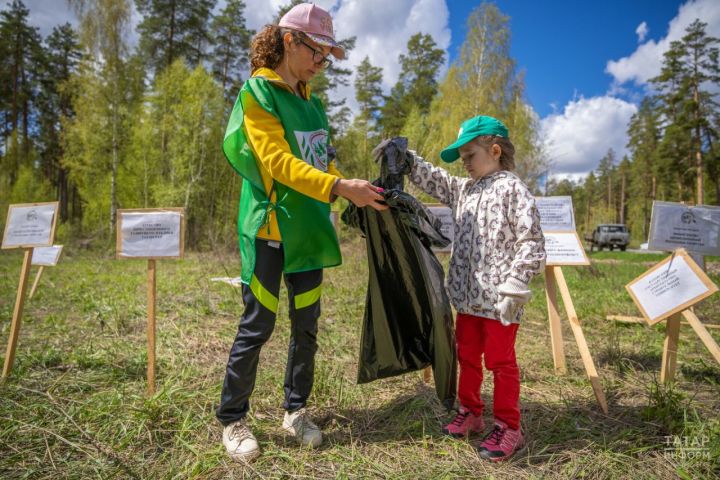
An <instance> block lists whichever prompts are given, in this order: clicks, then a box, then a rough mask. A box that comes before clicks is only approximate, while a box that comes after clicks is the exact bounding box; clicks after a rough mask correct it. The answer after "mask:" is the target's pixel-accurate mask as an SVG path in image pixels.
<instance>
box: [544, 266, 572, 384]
mask: <svg viewBox="0 0 720 480" xmlns="http://www.w3.org/2000/svg"><path fill="white" fill-rule="evenodd" d="M553 268H554V267H545V298H546V299H547V306H548V317H549V320H550V341H551V342H552V354H553V363H554V364H555V373H557V374H563V375H564V374H565V373H566V372H567V367H566V365H565V348H564V347H563V336H562V328H561V326H560V312H559V311H558V303H557V290H556V288H555V285H556V283H555V282H556V279H555V272H554V271H553Z"/></svg>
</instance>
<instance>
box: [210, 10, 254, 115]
mask: <svg viewBox="0 0 720 480" xmlns="http://www.w3.org/2000/svg"><path fill="white" fill-rule="evenodd" d="M254 34H255V32H254V31H253V30H248V29H247V28H246V26H245V2H243V1H242V0H229V1H228V2H227V4H226V5H225V8H224V9H223V10H222V12H220V14H219V15H218V16H216V17H215V18H214V19H213V22H212V35H213V42H214V44H215V50H214V51H213V67H212V68H213V74H214V76H215V79H216V80H217V81H218V83H219V84H220V86H221V87H222V91H223V92H225V96H226V98H227V102H228V103H232V102H233V101H234V98H235V96H236V95H237V92H238V90H239V89H240V86H241V85H242V76H243V74H245V73H246V72H247V69H248V66H249V61H248V52H249V50H250V39H251V37H252V36H253V35H254Z"/></svg>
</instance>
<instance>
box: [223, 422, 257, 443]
mask: <svg viewBox="0 0 720 480" xmlns="http://www.w3.org/2000/svg"><path fill="white" fill-rule="evenodd" d="M250 437H252V432H251V431H250V429H249V428H248V426H247V425H245V422H237V423H235V424H234V425H233V426H232V428H231V429H230V433H229V434H228V439H230V440H235V439H236V438H237V439H238V440H239V441H240V442H241V443H242V441H243V440H245V439H247V438H250Z"/></svg>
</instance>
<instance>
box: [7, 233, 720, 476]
mask: <svg viewBox="0 0 720 480" xmlns="http://www.w3.org/2000/svg"><path fill="white" fill-rule="evenodd" d="M343 251H344V260H345V264H344V265H343V266H342V267H340V268H335V269H330V270H328V271H327V272H326V280H325V284H324V286H325V287H324V288H325V290H324V296H323V316H322V318H321V320H320V333H319V343H320V349H319V352H318V362H317V375H316V383H315V389H314V392H313V396H312V397H311V408H312V413H313V416H314V417H315V419H316V420H317V423H318V424H319V425H320V426H321V427H322V428H323V431H324V434H325V439H326V441H325V444H324V445H323V447H322V448H321V449H319V450H317V451H308V450H304V449H301V448H298V447H297V446H296V445H295V444H294V443H293V441H292V440H291V439H289V438H286V437H285V436H284V435H283V434H282V433H281V430H280V422H281V420H282V414H283V411H282V408H281V404H282V381H283V376H284V365H285V359H286V345H287V340H288V335H289V329H288V319H287V306H286V301H285V300H284V298H285V297H284V295H285V294H284V293H283V294H282V295H283V297H282V298H283V300H282V301H281V304H282V306H281V310H280V313H279V318H278V322H277V326H276V330H275V332H274V334H273V337H272V338H271V340H270V341H269V343H268V344H267V345H266V347H265V348H264V349H263V352H262V356H261V363H260V369H259V376H258V380H257V384H256V389H255V393H254V395H253V398H252V415H251V417H250V418H251V420H250V421H251V424H252V427H253V429H254V431H255V433H256V435H257V437H258V439H259V441H260V444H261V447H262V449H263V455H262V456H261V458H260V459H259V460H258V461H256V462H255V463H253V464H252V465H251V466H247V467H244V466H242V465H240V464H236V463H233V462H231V461H230V460H229V459H228V458H227V457H226V456H225V454H224V450H223V447H222V445H221V441H220V438H221V429H220V426H219V424H218V423H217V422H216V420H215V418H214V409H215V408H216V407H217V404H218V399H219V394H220V387H221V383H222V379H223V371H224V367H225V362H226V360H227V354H228V351H229V349H230V345H231V342H232V339H233V338H234V335H235V331H236V328H237V322H238V319H239V316H240V314H241V313H242V303H241V299H240V295H239V290H238V289H235V288H233V287H231V286H229V285H226V284H222V283H213V282H210V281H209V279H210V278H211V277H216V276H228V275H232V276H235V275H236V274H237V272H238V268H239V262H238V259H237V258H236V257H235V256H232V255H224V254H223V255H219V254H190V255H189V256H188V258H186V259H184V260H172V261H161V262H158V287H157V299H158V300H157V345H158V347H157V353H158V366H157V376H158V382H157V389H158V391H157V393H156V395H155V396H153V397H152V398H147V397H146V395H145V387H146V383H145V374H146V373H145V368H146V360H147V352H146V330H145V316H146V306H145V302H146V295H147V293H146V263H145V262H144V261H120V260H115V259H113V258H111V257H109V256H103V255H100V254H98V253H87V252H83V253H80V252H73V251H72V250H71V251H68V252H66V254H65V256H64V257H63V259H62V260H61V262H60V264H59V265H58V266H57V267H53V268H46V269H45V273H44V275H43V278H42V280H41V283H40V286H39V288H38V292H37V293H36V295H35V297H34V298H32V299H31V300H29V301H28V303H27V305H26V309H25V315H24V318H23V324H22V330H21V335H20V341H19V346H18V351H17V357H16V361H15V366H14V370H13V374H12V377H11V379H10V381H9V382H8V383H7V384H5V385H4V386H2V387H0V478H3V479H4V478H32V479H36V478H40V479H42V478H52V479H58V478H82V479H86V478H103V479H104V478H152V479H155V478H177V479H184V478H203V479H204V478H211V479H215V478H243V477H253V478H357V477H363V478H367V477H371V478H401V479H402V478H406V479H413V480H414V479H419V478H423V479H424V478H428V479H436V478H476V477H478V478H487V477H491V478H592V479H595V478H633V479H645V478H647V479H651V478H653V479H654V478H713V477H716V476H718V475H720V462H719V461H718V458H720V420H719V419H720V366H719V365H718V364H717V363H716V362H715V361H714V360H713V358H712V357H711V356H710V354H709V352H708V351H707V350H706V349H705V347H704V346H703V344H702V343H701V342H700V341H699V340H698V339H697V337H696V336H695V335H694V333H693V331H692V330H691V329H690V328H689V327H686V326H683V327H682V329H681V342H680V349H679V355H678V359H679V368H678V373H677V378H676V382H675V384H674V385H673V386H672V387H670V388H667V387H664V386H662V385H660V384H659V382H658V376H659V369H660V359H661V355H662V345H663V338H664V329H663V326H662V325H657V326H654V327H648V326H646V325H632V324H622V323H616V322H611V321H608V320H606V316H607V315H610V314H616V315H637V310H636V308H635V307H634V305H633V304H632V302H631V300H630V298H629V297H628V295H627V293H626V292H625V289H624V285H625V284H626V283H627V282H628V281H630V280H632V279H633V278H635V277H636V276H637V275H639V274H640V273H642V272H643V271H645V270H646V269H647V268H649V266H650V265H652V264H653V262H656V261H658V260H660V259H661V258H664V256H663V255H660V256H654V255H649V254H631V253H629V252H627V253H620V252H612V253H610V252H602V253H596V254H593V255H592V256H591V258H592V259H593V262H594V263H593V265H592V266H591V267H567V268H564V270H563V272H564V274H565V277H566V279H567V282H568V285H569V288H570V290H571V292H572V296H573V300H574V304H575V308H576V310H577V313H578V315H579V317H580V319H581V321H582V324H583V328H584V331H585V335H586V338H587V341H588V344H589V346H590V350H591V352H592V354H593V358H594V359H595V363H596V366H597V368H598V371H599V374H600V377H601V381H602V384H603V387H604V389H605V393H606V395H607V398H608V402H609V405H610V413H609V414H608V415H604V414H603V413H602V412H601V411H600V410H599V408H598V407H597V405H596V403H595V399H594V397H593V394H592V389H591V388H590V384H589V382H588V381H587V379H586V377H585V373H584V369H583V367H582V363H581V361H580V356H579V353H578V351H577V347H576V345H575V342H574V340H573V336H572V332H571V331H570V329H569V326H568V325H567V322H566V320H565V319H564V318H563V334H564V345H565V352H566V355H567V362H568V374H567V375H564V376H559V375H556V374H555V373H554V369H553V363H552V357H551V353H550V352H551V349H550V338H549V334H548V326H547V320H546V306H545V295H544V293H543V289H542V288H543V279H542V277H540V278H537V279H536V280H535V281H534V282H533V285H532V287H533V290H534V291H535V295H534V297H533V299H532V301H531V303H530V304H529V307H528V309H527V313H526V315H525V318H524V320H523V325H522V326H521V328H520V331H519V336H518V340H517V350H518V359H519V362H520V365H521V370H522V394H521V395H522V413H523V424H524V428H525V430H526V434H527V436H528V440H529V442H528V447H527V448H526V449H525V450H524V451H523V452H522V453H521V454H519V455H517V456H516V458H514V459H513V460H512V461H511V462H509V463H506V464H503V465H491V464H488V463H486V462H484V461H482V460H480V459H479V457H478V456H477V454H476V450H475V449H474V447H473V443H474V440H471V441H470V442H467V441H458V440H454V439H450V438H447V437H444V436H443V435H442V434H441V430H440V428H441V425H442V422H443V421H445V420H446V419H447V418H448V415H447V413H446V412H444V410H443V408H442V407H441V406H440V405H439V403H438V401H437V400H436V398H435V396H434V389H433V387H432V385H427V384H424V383H423V382H422V379H421V374H420V373H414V374H408V375H405V376H402V377H396V378H392V379H387V380H382V381H377V382H374V383H370V384H367V385H356V384H355V377H356V373H357V370H356V368H357V367H356V363H357V353H358V346H359V333H360V327H361V322H362V315H363V309H364V299H365V284H366V281H367V266H366V257H365V250H364V246H363V244H362V243H361V242H360V241H358V240H348V241H346V242H345V243H344V245H343ZM21 261H22V256H21V255H20V254H19V253H18V252H3V253H2V255H0V343H1V344H2V345H0V348H1V349H2V350H1V352H0V353H4V351H5V345H6V343H7V339H8V335H9V330H10V318H11V316H12V309H13V303H14V299H15V290H16V288H17V280H18V276H19V271H20V264H21ZM444 261H447V258H446V257H444ZM716 267H717V264H712V263H711V264H710V268H709V270H710V271H711V272H715V273H711V278H713V280H714V281H715V282H716V283H717V282H720V276H718V273H717V268H716ZM33 275H34V271H33ZM31 280H32V276H31ZM718 312H720V295H715V296H713V297H710V298H709V299H707V300H705V301H704V302H703V303H701V304H700V305H699V306H697V307H696V313H697V314H698V315H699V317H700V318H701V319H702V320H703V321H705V322H708V323H720V318H718ZM711 333H712V334H713V336H714V338H715V339H716V340H720V338H718V336H719V335H718V333H720V332H719V331H718V330H712V331H711ZM491 384H492V382H491V381H488V382H487V385H485V386H484V387H483V394H484V395H485V397H486V399H487V401H488V403H491V401H492V390H491ZM487 419H488V420H489V417H487ZM666 436H670V438H671V439H676V438H684V437H688V438H694V439H701V441H703V442H705V440H704V439H707V441H706V442H705V443H703V445H704V446H705V445H706V448H707V451H708V455H707V456H702V457H701V458H687V455H686V456H685V458H683V456H682V454H683V450H682V449H679V448H676V449H675V450H671V451H666V447H667V445H666V443H665V442H666ZM708 457H709V458H708Z"/></svg>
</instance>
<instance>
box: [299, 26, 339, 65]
mask: <svg viewBox="0 0 720 480" xmlns="http://www.w3.org/2000/svg"><path fill="white" fill-rule="evenodd" d="M303 33H304V34H305V35H307V36H308V37H310V38H311V39H312V40H313V42H315V43H317V44H318V45H323V46H325V47H330V53H332V56H333V57H335V58H337V59H338V60H345V49H344V48H342V47H341V46H340V45H338V43H337V42H336V41H335V40H333V39H332V38H330V37H326V36H324V35H317V34H314V33H307V32H303Z"/></svg>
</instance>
